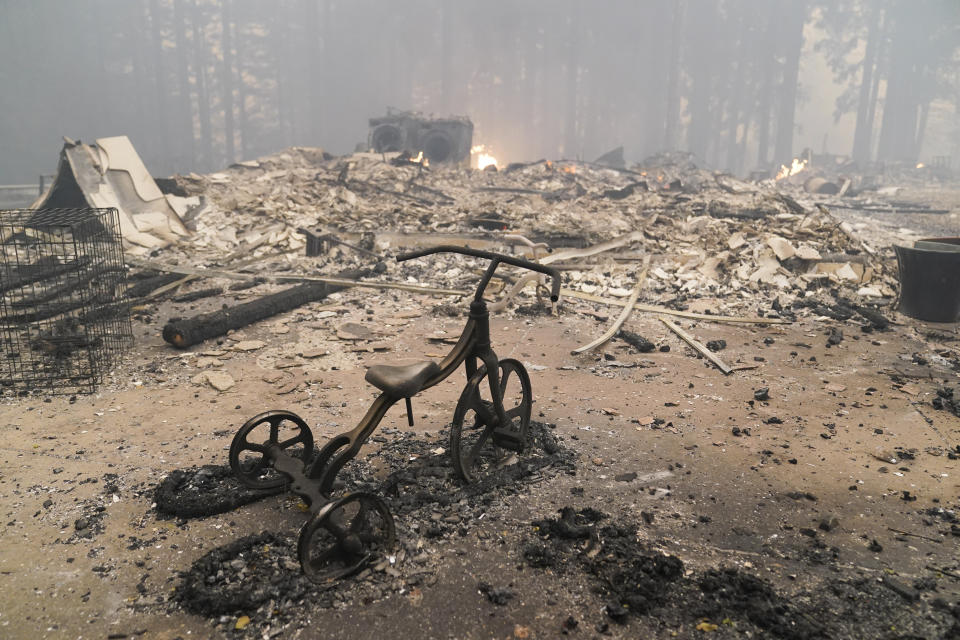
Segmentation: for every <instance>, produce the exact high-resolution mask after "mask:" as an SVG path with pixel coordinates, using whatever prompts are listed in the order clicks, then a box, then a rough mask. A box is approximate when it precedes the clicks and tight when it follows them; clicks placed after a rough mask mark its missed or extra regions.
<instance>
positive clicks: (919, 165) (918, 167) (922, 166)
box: [917, 162, 927, 169]
mask: <svg viewBox="0 0 960 640" xmlns="http://www.w3.org/2000/svg"><path fill="white" fill-rule="evenodd" d="M925 166H927V165H925V164H923V163H922V162H918V163H917V169H923V168H924V167H925Z"/></svg>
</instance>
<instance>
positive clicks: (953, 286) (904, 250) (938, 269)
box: [893, 238, 960, 322]
mask: <svg viewBox="0 0 960 640" xmlns="http://www.w3.org/2000/svg"><path fill="white" fill-rule="evenodd" d="M916 245H917V246H915V247H900V246H896V245H895V246H894V247H893V249H894V251H896V253H897V264H898V266H899V270H900V305H899V311H900V313H902V314H904V315H907V316H910V317H911V318H916V319H917V320H925V321H927V322H957V321H958V320H960V238H924V239H923V240H917V242H916ZM938 245H939V246H938Z"/></svg>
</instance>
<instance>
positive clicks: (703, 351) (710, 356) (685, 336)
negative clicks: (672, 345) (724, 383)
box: [660, 317, 733, 375]
mask: <svg viewBox="0 0 960 640" xmlns="http://www.w3.org/2000/svg"><path fill="white" fill-rule="evenodd" d="M660 322H662V323H663V324H665V325H667V328H668V329H670V330H671V331H673V332H674V333H675V334H677V335H678V336H680V338H681V339H682V340H683V341H684V342H686V343H687V344H688V345H690V346H691V347H693V348H694V349H696V350H697V352H698V353H699V354H700V355H702V356H703V357H704V358H706V359H707V360H709V361H710V362H712V363H713V364H715V365H716V366H717V368H718V369H720V371H723V373H724V374H727V375H729V374H730V372H731V371H733V369H732V368H731V367H730V365H728V364H727V363H726V362H724V361H723V360H721V359H720V358H718V357H717V356H716V354H714V353H713V352H712V351H710V349H707V348H706V347H705V346H704V345H703V343H702V342H700V341H699V340H697V339H696V338H694V337H693V336H691V335H690V334H689V333H687V332H686V331H684V330H683V329H681V328H680V327H678V326H677V325H675V324H674V323H673V322H671V321H670V320H668V319H666V318H662V317H661V318H660Z"/></svg>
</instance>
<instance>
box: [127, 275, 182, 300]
mask: <svg viewBox="0 0 960 640" xmlns="http://www.w3.org/2000/svg"><path fill="white" fill-rule="evenodd" d="M182 277H183V276H182V275H180V274H179V273H161V274H160V275H157V276H152V277H150V278H146V279H144V280H141V281H140V282H138V283H136V284H135V285H133V286H132V287H130V288H129V289H127V297H128V298H142V297H143V296H145V295H147V294H149V293H150V292H152V291H156V290H157V289H159V288H160V287H163V286H166V285H168V284H170V283H171V282H176V281H177V280H179V279H180V278H182Z"/></svg>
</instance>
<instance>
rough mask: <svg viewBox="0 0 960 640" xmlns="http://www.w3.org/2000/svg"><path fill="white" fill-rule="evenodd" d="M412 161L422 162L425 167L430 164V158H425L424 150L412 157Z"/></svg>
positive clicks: (414, 162) (415, 162)
mask: <svg viewBox="0 0 960 640" xmlns="http://www.w3.org/2000/svg"><path fill="white" fill-rule="evenodd" d="M410 162H412V163H413V164H420V165H423V166H425V167H429V166H430V158H424V157H423V151H420V152H418V153H417V157H416V158H410Z"/></svg>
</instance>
